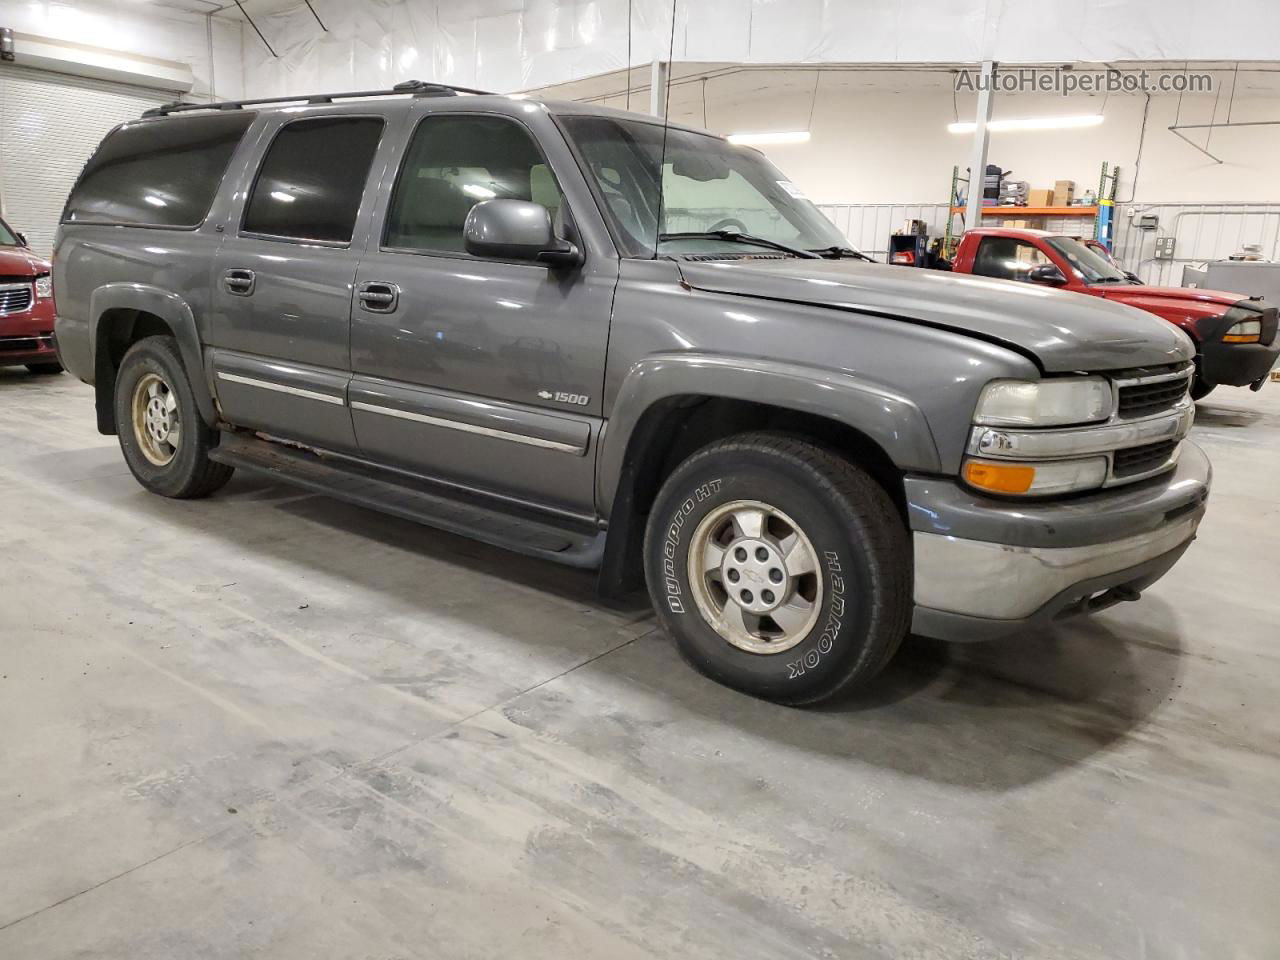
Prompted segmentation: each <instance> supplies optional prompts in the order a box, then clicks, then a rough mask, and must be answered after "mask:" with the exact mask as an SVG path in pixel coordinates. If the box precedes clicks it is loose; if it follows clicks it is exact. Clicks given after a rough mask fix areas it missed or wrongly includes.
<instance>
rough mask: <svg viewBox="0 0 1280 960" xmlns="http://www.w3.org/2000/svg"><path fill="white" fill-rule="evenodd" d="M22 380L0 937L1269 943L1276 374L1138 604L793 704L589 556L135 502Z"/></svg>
mask: <svg viewBox="0 0 1280 960" xmlns="http://www.w3.org/2000/svg"><path fill="white" fill-rule="evenodd" d="M91 402H92V401H91V395H90V391H89V389H88V388H87V387H84V386H83V385H81V384H79V383H76V382H75V381H73V380H72V379H71V378H70V377H66V376H64V377H59V378H55V379H38V378H34V377H29V376H28V375H26V373H25V372H24V371H21V370H0V413H2V414H3V415H2V416H0V502H3V505H4V513H3V517H4V520H3V523H2V524H0V557H2V558H3V567H2V568H0V570H2V572H0V771H2V773H0V957H2V958H5V960H19V958H21V960H29V958H39V960H54V958H62V957H94V958H97V960H105V958H122V960H123V958H127V960H146V958H159V960H176V958H182V960H190V958H204V957H227V958H242V957H258V956H262V957H270V958H273V960H285V958H313V957H325V958H358V960H399V958H408V957H442V958H444V957H447V958H461V957H476V958H491V957H505V956H518V957H522V958H537V957H556V958H559V957H569V956H573V957H607V958H610V960H613V958H627V957H655V958H672V957H732V958H735V960H740V958H749V957H761V958H769V960H778V958H786V957H840V958H852V957H885V958H895V960H899V958H908V957H928V958H931V960H935V958H950V957H981V958H990V957H1004V956H1012V957H1052V958H1089V960H1096V958H1100V957H1117V958H1121V957H1122V958H1156V957H1170V958H1191V957H1205V958H1214V960H1223V958H1245V957H1259V958H1261V957H1275V956H1277V955H1280V914H1278V913H1277V912H1276V907H1277V904H1280V815H1278V814H1280V804H1278V803H1277V797H1280V763H1278V762H1277V753H1278V750H1280V711H1277V710H1276V704H1277V702H1278V701H1280V656H1277V641H1278V640H1280V626H1277V624H1278V623H1280V590H1277V576H1276V573H1277V562H1276V558H1277V547H1280V523H1278V521H1280V504H1278V503H1277V498H1278V495H1280V484H1278V483H1277V477H1280V386H1272V385H1269V386H1268V387H1267V388H1266V389H1264V390H1263V392H1262V393H1260V394H1253V393H1249V392H1247V391H1241V390H1221V391H1219V393H1218V394H1215V395H1214V396H1213V397H1211V398H1210V400H1209V402H1206V403H1204V404H1202V405H1201V410H1200V416H1199V423H1198V425H1197V427H1196V430H1195V433H1196V436H1197V439H1198V440H1199V441H1200V442H1201V443H1203V444H1204V445H1205V447H1206V448H1207V449H1208V450H1209V453H1210V455H1211V456H1212V458H1213V461H1214V464H1215V467H1216V469H1217V479H1216V489H1215V493H1214V498H1213V500H1212V502H1211V507H1210V513H1209V516H1208V518H1207V520H1206V521H1205V523H1204V525H1203V527H1202V528H1201V538H1200V541H1199V542H1198V543H1197V544H1195V545H1194V546H1193V547H1192V549H1191V550H1190V552H1189V553H1188V554H1187V556H1186V557H1185V559H1184V560H1183V562H1182V563H1181V565H1179V566H1178V567H1177V568H1176V569H1175V570H1174V571H1173V572H1172V574H1170V575H1169V576H1168V577H1167V578H1166V579H1165V580H1164V581H1162V582H1161V583H1160V584H1159V585H1157V586H1156V587H1155V588H1154V589H1152V590H1151V591H1150V592H1149V593H1148V594H1147V596H1146V597H1144V598H1143V600H1142V602H1141V603H1137V604H1125V605H1122V606H1121V607H1120V608H1117V609H1115V610H1113V611H1110V612H1107V613H1105V614H1103V615H1101V616H1098V617H1097V618H1095V619H1093V620H1092V621H1091V622H1076V623H1073V624H1071V625H1069V626H1065V627H1063V628H1060V629H1058V630H1056V631H1055V632H1053V633H1046V634H1043V635H1035V636H1025V637H1021V638H1018V639H1016V640H1011V641H1008V642H1002V643H998V644H994V645H989V646H974V647H964V646H946V645H942V644H938V643H932V642H928V641H924V640H911V641H909V642H908V644H907V645H906V647H905V648H904V649H903V652H902V653H901V654H900V656H899V658H898V660H897V661H896V662H895V663H894V665H893V666H892V667H891V668H890V669H889V671H888V673H887V675H886V676H884V678H883V682H882V683H881V684H880V686H879V687H878V689H877V690H876V692H875V693H874V695H872V696H867V697H864V698H862V699H860V700H858V701H856V702H854V703H852V704H848V705H845V706H843V707H841V708H839V709H832V710H825V711H807V712H805V711H796V710H788V709H784V708H781V707H774V706H771V705H769V704H765V703H760V702H756V701H753V700H749V699H747V698H745V697H742V696H739V695H737V694H734V693H731V692H729V691H727V690H724V689H722V688H720V687H717V686H716V685H714V684H712V683H711V682H709V681H707V680H704V679H702V678H701V677H699V676H698V675H696V674H695V673H693V672H692V671H691V670H689V669H688V668H686V667H685V666H684V665H683V664H682V663H681V661H680V660H679V658H678V657H677V655H676V653H675V651H674V649H673V647H672V645H671V643H670V642H669V641H668V640H667V639H665V637H663V636H662V635H661V634H660V633H658V632H656V631H655V630H654V624H653V621H652V619H651V618H650V616H649V615H648V613H647V609H646V607H645V606H644V605H643V604H642V603H633V604H631V605H630V606H626V605H624V606H621V607H610V606H606V605H604V604H602V603H600V602H598V601H597V600H596V599H594V598H593V595H592V592H591V581H590V578H589V577H587V576H586V575H584V574H581V573H578V572H575V571H570V570H565V569H560V568H557V567H554V566H548V565H543V564H540V563H537V562H535V561H530V560H525V559H523V558H520V557H516V556H513V555H509V554H506V553H503V552H501V551H498V550H494V549H490V548H488V547H484V546H481V545H478V544H474V543H471V542H468V541H465V540H461V539H458V538H455V537H451V536H447V535H444V534H439V533H436V532H433V531H431V530H428V529H425V528H420V527H416V526H413V525H411V524H408V523H404V522H400V521H398V520H395V519H391V518H387V517H383V516H380V515H378V514H375V513H370V512H367V511H364V510H360V509H356V508H353V507H348V506H345V505H343V504H341V503H337V502H334V501H331V500H326V499H323V498H320V497H315V496H310V495H305V494H301V493H299V492H298V491H295V490H293V489H291V488H289V487H284V486H274V485H271V484H267V483H265V482H263V481H260V480H257V479H253V478H250V477H246V476H240V477H237V478H236V479H235V480H233V482H232V483H231V485H230V486H228V487H227V489H226V490H225V491H224V492H223V493H222V494H220V495H218V496H216V497H215V498H213V499H210V500H206V501H202V502H191V503H180V502H174V501H168V500H163V499H160V498H158V497H154V496H151V495H149V494H146V493H144V492H143V491H142V490H141V488H139V487H138V486H137V484H135V482H134V481H133V479H132V478H131V477H130V476H129V474H128V472H127V471H126V469H125V467H124V464H123V461H122V460H121V458H120V455H119V452H118V450H117V448H116V445H115V440H114V438H107V437H101V436H98V435H97V434H96V433H95V432H94V428H93V415H92V409H91Z"/></svg>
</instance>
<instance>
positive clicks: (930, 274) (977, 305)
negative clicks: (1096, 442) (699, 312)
mask: <svg viewBox="0 0 1280 960" xmlns="http://www.w3.org/2000/svg"><path fill="white" fill-rule="evenodd" d="M677 263H678V264H679V267H680V271H681V273H682V274H683V276H684V278H685V280H686V281H687V282H688V283H689V284H690V285H691V286H693V287H694V288H696V289H698V290H706V291H711V292H715V293H725V294H736V295H738V296H744V297H759V298H761V299H767V300H783V301H788V302H792V303H811V304H816V305H820V306H830V307H835V308H839V309H844V310H849V311H860V312H864V313H875V314H879V315H882V316H884V315H887V316H892V317H895V318H898V319H901V320H902V321H904V322H914V323H923V324H928V325H930V326H935V327H943V328H945V329H948V330H954V331H957V332H959V333H965V334H969V335H971V336H975V337H979V338H981V339H983V340H989V341H994V342H997V343H1000V344H1003V345H1005V346H1009V347H1012V348H1013V349H1015V350H1018V351H1019V352H1021V353H1024V354H1031V355H1032V356H1034V357H1035V358H1036V359H1037V360H1038V361H1039V363H1040V365H1041V366H1042V367H1043V368H1044V369H1045V371H1046V372H1050V373H1061V372H1066V371H1071V370H1117V369H1125V368H1128V367H1142V366H1152V365H1157V364H1164V363H1176V362H1179V361H1182V360H1189V359H1191V357H1192V356H1193V355H1194V353H1195V348H1194V346H1193V345H1192V343H1191V340H1190V339H1189V338H1188V337H1187V336H1186V335H1185V334H1183V333H1181V332H1180V331H1179V330H1177V329H1176V328H1175V327H1174V326H1172V325H1171V324H1169V323H1166V322H1165V321H1164V320H1161V319H1159V318H1158V317H1155V316H1153V315H1152V314H1150V313H1147V312H1145V311H1142V310H1135V309H1133V308H1132V307H1126V306H1122V305H1120V304H1115V303H1108V302H1107V301H1105V300H1102V299H1100V298H1098V297H1088V296H1082V295H1080V294H1076V293H1063V292H1061V291H1058V290H1051V289H1048V288H1046V287H1041V286H1036V285H1032V284H1029V283H1015V282H1013V281H1009V280H990V279H987V278H985V277H968V276H957V275H955V274H952V273H945V272H942V271H936V270H925V269H921V268H919V267H893V266H887V265H884V264H873V263H866V262H863V261H857V260H798V259H797V260H764V259H759V260H752V259H744V260H726V261H717V262H713V263H699V262H690V261H677ZM851 319H852V318H851Z"/></svg>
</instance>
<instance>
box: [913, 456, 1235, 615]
mask: <svg viewBox="0 0 1280 960" xmlns="http://www.w3.org/2000/svg"><path fill="white" fill-rule="evenodd" d="M1211 478H1212V468H1211V466H1210V464H1209V460H1208V458H1207V457H1206V456H1205V455H1204V453H1203V451H1201V450H1200V448H1199V447H1197V446H1196V445H1195V444H1193V443H1190V442H1187V441H1184V442H1183V449H1182V455H1181V457H1180V458H1179V461H1178V465H1177V467H1176V468H1175V469H1174V470H1172V471H1170V472H1169V473H1167V474H1164V475H1162V476H1160V477H1157V478H1154V479H1152V480H1150V481H1148V482H1144V483H1141V484H1135V485H1133V486H1131V487H1127V488H1124V489H1123V490H1121V491H1116V492H1104V493H1099V494H1093V495H1090V496H1087V497H1078V498H1075V499H1072V500H1068V501H1063V502H1057V503H1039V504H1034V503H1011V502H1008V501H1000V500H994V499H990V498H983V497H979V496H977V495H975V494H973V493H972V492H970V491H967V490H965V489H963V488H961V487H960V486H959V485H958V484H955V483H952V482H948V481H939V480H936V479H926V478H908V480H907V482H906V486H907V502H908V506H909V508H910V513H911V525H912V529H913V534H912V536H913V539H914V549H915V614H914V617H913V622H912V630H913V632H915V633H918V634H921V635H924V636H931V637H939V638H941V639H945V640H987V639H992V638H995V637H1000V636H1004V635H1006V634H1010V633H1015V632H1018V631H1021V630H1026V629H1029V628H1034V627H1039V626H1042V625H1044V624H1046V623H1048V622H1050V621H1052V620H1056V619H1061V618H1063V617H1066V616H1070V615H1072V614H1076V613H1089V612H1094V611H1096V610H1100V609H1103V608H1104V607H1107V606H1110V605H1111V604H1113V603H1117V602H1119V601H1121V600H1130V599H1135V598H1136V596H1137V594H1138V592H1139V591H1141V590H1143V589H1145V588H1146V587H1148V586H1150V585H1151V584H1152V583H1154V582H1155V581H1156V580H1158V579H1159V578H1160V577H1162V576H1163V575H1164V574H1165V573H1166V572H1168V570H1169V569H1170V568H1171V567H1172V566H1173V565H1174V563H1176V562H1177V560H1178V558H1179V557H1181V556H1182V553H1183V552H1184V551H1185V550H1186V549H1187V547H1188V546H1189V545H1190V543H1191V541H1192V540H1193V539H1194V538H1195V534H1196V529H1197V527H1198V526H1199V524H1200V520H1201V518H1202V517H1203V516H1204V509H1205V501H1206V499H1207V498H1208V494H1209V486H1210V482H1211Z"/></svg>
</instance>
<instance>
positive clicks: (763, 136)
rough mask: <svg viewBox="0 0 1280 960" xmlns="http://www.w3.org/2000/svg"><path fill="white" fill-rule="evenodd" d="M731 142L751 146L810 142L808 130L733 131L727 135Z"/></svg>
mask: <svg viewBox="0 0 1280 960" xmlns="http://www.w3.org/2000/svg"><path fill="white" fill-rule="evenodd" d="M725 139H727V140H728V141H729V142H730V143H742V144H747V145H751V146H755V145H758V144H769V143H808V141H809V131H808V130H786V131H782V132H779V133H731V134H729V136H728V137H726V138H725Z"/></svg>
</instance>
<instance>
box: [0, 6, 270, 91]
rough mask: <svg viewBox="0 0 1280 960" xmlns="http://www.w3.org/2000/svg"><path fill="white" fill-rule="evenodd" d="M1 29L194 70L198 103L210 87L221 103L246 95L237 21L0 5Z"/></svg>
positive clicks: (125, 9)
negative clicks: (179, 63) (164, 61)
mask: <svg viewBox="0 0 1280 960" xmlns="http://www.w3.org/2000/svg"><path fill="white" fill-rule="evenodd" d="M0 26H4V27H9V28H10V29H12V30H13V31H14V32H15V33H17V34H20V35H26V36H31V37H40V38H45V39H48V40H53V41H58V42H62V43H66V44H83V45H84V46H86V47H89V48H97V49H101V50H110V51H113V52H115V53H118V54H123V55H126V56H130V55H131V56H136V57H140V58H148V57H150V58H156V59H160V60H176V61H179V62H181V63H186V64H190V66H191V70H192V73H193V74H194V76H195V86H194V87H193V88H192V90H191V94H190V95H191V96H194V97H197V98H198V99H202V100H203V99H205V98H207V97H208V96H209V95H210V86H211V81H212V87H213V91H214V93H215V94H216V96H217V97H219V98H222V99H234V98H236V97H240V96H242V95H243V87H242V86H241V80H242V76H243V72H244V71H243V62H242V60H241V24H240V23H239V22H237V21H235V20H228V19H224V18H221V17H212V18H209V17H205V16H201V15H198V14H195V13H190V12H185V11H182V10H176V9H174V8H172V7H166V6H160V5H155V4H150V3H147V4H143V3H139V2H137V0H117V2H111V0H74V2H73V0H0ZM254 42H257V38H256V37H255V38H254ZM211 53H212V56H211ZM18 63H19V65H21V59H19V61H18ZM0 69H3V68H0ZM70 72H74V70H71V71H70Z"/></svg>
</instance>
